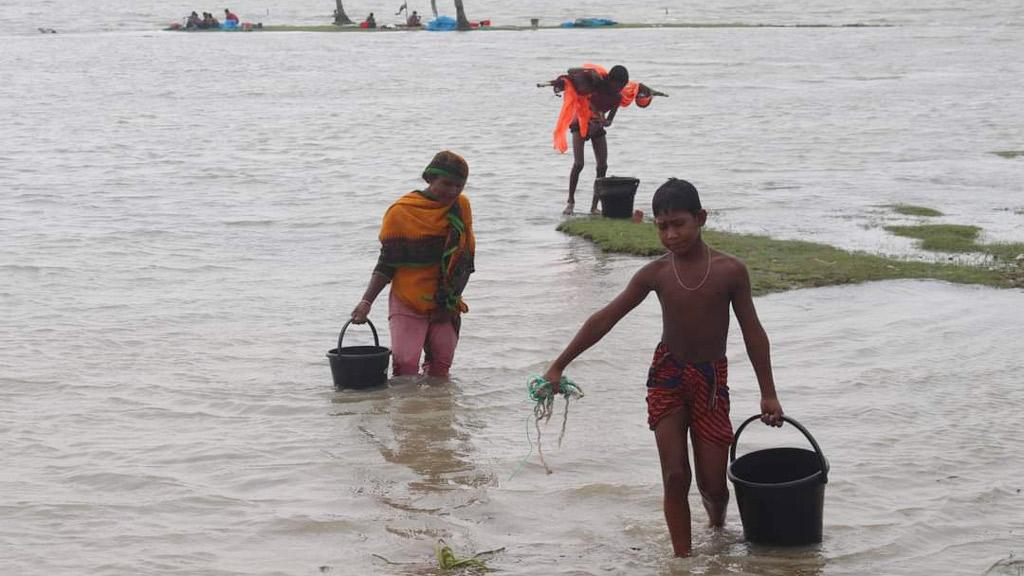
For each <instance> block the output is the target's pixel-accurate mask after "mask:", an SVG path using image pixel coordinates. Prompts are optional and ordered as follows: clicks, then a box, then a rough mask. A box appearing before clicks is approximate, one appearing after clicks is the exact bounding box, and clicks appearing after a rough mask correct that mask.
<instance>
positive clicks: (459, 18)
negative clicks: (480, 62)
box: [338, 0, 470, 30]
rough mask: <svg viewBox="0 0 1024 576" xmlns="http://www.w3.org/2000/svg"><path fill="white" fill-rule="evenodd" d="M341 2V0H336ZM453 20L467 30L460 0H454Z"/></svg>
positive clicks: (467, 22) (461, 28)
mask: <svg viewBox="0 0 1024 576" xmlns="http://www.w3.org/2000/svg"><path fill="white" fill-rule="evenodd" d="M338 2H341V0H338ZM455 21H456V22H458V26H457V27H458V29H459V30H469V29H470V26H469V20H467V19H466V10H465V9H464V8H463V7H462V0H455Z"/></svg>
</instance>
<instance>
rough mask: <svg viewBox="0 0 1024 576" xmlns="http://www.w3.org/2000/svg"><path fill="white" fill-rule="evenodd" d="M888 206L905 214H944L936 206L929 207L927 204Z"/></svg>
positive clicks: (928, 215) (930, 216)
mask: <svg viewBox="0 0 1024 576" xmlns="http://www.w3.org/2000/svg"><path fill="white" fill-rule="evenodd" d="M887 207H888V208H892V209H893V210H894V211H895V212H896V213H897V214H903V215H904V216H925V217H928V218H933V217H935V216H943V214H942V212H939V211H938V210H936V209H934V208H928V207H927V206H914V205H913V204H889V205H888V206H887Z"/></svg>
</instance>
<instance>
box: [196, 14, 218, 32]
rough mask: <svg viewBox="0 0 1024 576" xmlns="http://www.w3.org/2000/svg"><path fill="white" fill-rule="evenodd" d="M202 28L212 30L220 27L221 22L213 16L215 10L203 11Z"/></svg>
mask: <svg viewBox="0 0 1024 576" xmlns="http://www.w3.org/2000/svg"><path fill="white" fill-rule="evenodd" d="M200 28H205V29H210V30H213V29H217V28H220V22H218V21H217V19H216V18H214V17H213V12H203V23H202V25H201V26H200Z"/></svg>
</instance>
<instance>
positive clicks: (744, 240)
mask: <svg viewBox="0 0 1024 576" xmlns="http://www.w3.org/2000/svg"><path fill="white" fill-rule="evenodd" d="M558 229H559V230H560V231H562V232H565V233H566V234H570V235H574V236H581V237H583V238H587V239H588V240H591V241H593V242H594V243H595V244H597V245H598V246H599V247H600V248H602V249H604V250H606V251H609V252H618V253H625V254H635V255H638V256H657V255H661V254H664V253H665V249H664V247H662V245H661V242H660V241H659V240H658V233H657V230H656V229H655V228H654V225H653V224H651V223H642V224H634V223H633V222H630V221H628V220H611V219H607V218H572V219H569V220H566V221H564V222H563V223H562V224H560V225H559V226H558ZM704 239H705V240H706V241H707V242H708V243H709V244H711V245H712V246H714V247H715V248H716V249H718V250H722V251H724V252H728V253H730V254H733V255H734V256H737V257H738V258H740V259H741V260H743V261H744V262H746V264H747V268H748V269H749V270H750V277H751V282H752V283H753V291H754V293H755V294H766V293H770V292H781V291H784V290H793V289H796V288H813V287H819V286H834V285H840V284H857V283H861V282H871V281H875V280H890V279H901V278H926V279H935V280H945V281H947V282H955V283H959V284H984V285H986V286H994V287H998V288H1015V287H1024V268H1022V267H1021V266H1019V265H1015V264H1009V265H1006V266H998V267H992V266H971V265H964V264H946V263H934V262H911V261H906V260H900V259H897V258H887V257H884V256H879V255H874V254H866V253H860V252H847V251H845V250H840V249H838V248H835V247H832V246H827V245H825V244H817V243H814V242H804V241H799V240H776V239H772V238H769V237H767V236H758V235H750V234H735V233H731V232H722V231H718V230H710V229H707V228H705V229H704Z"/></svg>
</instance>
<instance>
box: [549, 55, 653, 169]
mask: <svg viewBox="0 0 1024 576" xmlns="http://www.w3.org/2000/svg"><path fill="white" fill-rule="evenodd" d="M583 68H586V69H589V70H593V71H595V72H597V73H598V74H599V75H600V76H601V77H602V78H604V77H605V76H608V71H607V70H605V69H604V68H603V67H601V66H598V65H597V64H584V65H583ZM639 86H640V85H639V83H637V82H629V83H627V84H626V87H625V88H623V89H622V92H620V94H621V95H622V99H621V100H620V101H619V106H621V107H623V108H625V107H626V106H629V105H630V104H632V103H633V100H634V99H635V98H636V93H637V90H638V89H639ZM591 117H593V111H592V110H591V108H590V94H580V93H579V92H577V91H576V88H575V87H574V86H573V85H572V82H571V81H570V80H569V79H568V78H566V79H565V91H564V93H563V96H562V110H561V111H560V112H559V113H558V121H557V122H556V123H555V133H554V145H555V150H558V151H559V152H562V153H564V152H565V151H567V150H568V149H569V140H568V138H567V137H566V135H565V133H566V132H567V131H568V130H569V125H570V124H572V122H573V120H577V121H578V122H579V125H580V136H582V137H584V138H586V137H587V132H589V128H590V119H591Z"/></svg>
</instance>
